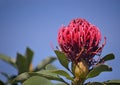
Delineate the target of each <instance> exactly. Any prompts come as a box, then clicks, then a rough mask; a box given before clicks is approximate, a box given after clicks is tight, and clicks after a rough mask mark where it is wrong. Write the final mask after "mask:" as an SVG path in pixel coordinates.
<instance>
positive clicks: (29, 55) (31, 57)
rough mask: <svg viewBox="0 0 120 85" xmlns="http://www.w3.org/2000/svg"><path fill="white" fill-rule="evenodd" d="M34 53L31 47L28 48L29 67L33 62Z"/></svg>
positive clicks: (27, 59)
mask: <svg viewBox="0 0 120 85" xmlns="http://www.w3.org/2000/svg"><path fill="white" fill-rule="evenodd" d="M33 55H34V53H33V51H32V50H31V49H30V48H27V49H26V61H27V65H28V66H27V67H29V68H30V65H31V63H32V59H33Z"/></svg>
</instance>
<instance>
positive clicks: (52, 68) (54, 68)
mask: <svg viewBox="0 0 120 85" xmlns="http://www.w3.org/2000/svg"><path fill="white" fill-rule="evenodd" d="M45 70H57V68H56V67H55V66H54V65H52V64H48V65H46V67H45Z"/></svg>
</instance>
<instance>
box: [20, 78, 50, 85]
mask: <svg viewBox="0 0 120 85" xmlns="http://www.w3.org/2000/svg"><path fill="white" fill-rule="evenodd" d="M22 85H52V83H51V82H50V80H48V79H46V78H43V77H40V76H33V77H31V78H29V79H28V80H26V81H25V82H23V84H22Z"/></svg>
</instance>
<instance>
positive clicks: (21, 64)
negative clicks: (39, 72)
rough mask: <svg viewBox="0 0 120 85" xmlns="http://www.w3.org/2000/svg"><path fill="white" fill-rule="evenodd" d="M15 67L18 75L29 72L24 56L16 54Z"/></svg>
mask: <svg viewBox="0 0 120 85" xmlns="http://www.w3.org/2000/svg"><path fill="white" fill-rule="evenodd" d="M16 64H17V67H18V71H19V72H18V73H19V74H21V73H23V72H28V71H29V67H28V64H27V60H26V58H25V56H23V55H21V54H19V53H17V61H16Z"/></svg>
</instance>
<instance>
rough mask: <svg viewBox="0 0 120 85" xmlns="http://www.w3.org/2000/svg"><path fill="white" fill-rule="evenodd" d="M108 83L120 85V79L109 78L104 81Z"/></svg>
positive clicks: (108, 84) (107, 84)
mask: <svg viewBox="0 0 120 85" xmlns="http://www.w3.org/2000/svg"><path fill="white" fill-rule="evenodd" d="M104 83H105V84H106V85H120V80H108V81H106V82H104Z"/></svg>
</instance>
